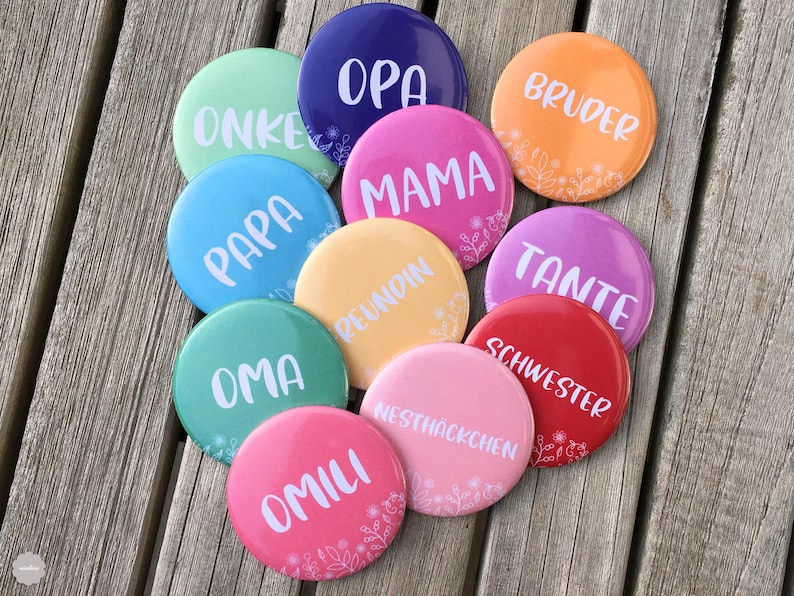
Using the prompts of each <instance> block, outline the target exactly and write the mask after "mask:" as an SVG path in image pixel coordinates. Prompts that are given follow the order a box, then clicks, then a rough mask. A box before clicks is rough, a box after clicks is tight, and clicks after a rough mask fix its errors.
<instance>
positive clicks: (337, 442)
mask: <svg viewBox="0 0 794 596" xmlns="http://www.w3.org/2000/svg"><path fill="white" fill-rule="evenodd" d="M404 490H405V478H404V476H403V472H402V468H401V467H400V462H399V460H398V459H397V455H396V454H395V452H394V449H393V448H392V447H391V445H390V444H389V443H388V441H387V440H386V439H385V438H384V437H383V435H382V434H381V433H380V432H379V431H378V430H377V429H376V428H375V427H374V426H373V425H372V424H370V423H369V422H367V421H366V420H364V419H363V418H361V417H360V416H356V415H355V414H352V413H350V412H348V411H346V410H339V409H336V408H331V407H328V406H302V407H298V408H293V409H291V410H287V411H285V412H282V413H281V414H278V415H276V416H274V417H273V418H271V419H269V420H268V421H266V422H264V423H263V424H262V425H260V426H258V427H257V428H256V429H255V430H254V431H253V432H252V433H251V434H250V435H249V436H248V438H247V439H246V440H245V441H243V444H242V446H241V447H240V450H239V451H238V452H237V455H236V456H235V458H234V460H233V462H232V466H231V469H230V470H229V477H228V481H227V485H226V499H227V504H228V507H229V517H230V518H231V521H232V525H233V526H234V529H235V530H236V531H237V535H238V536H239V537H240V540H241V541H242V543H243V544H244V545H245V547H246V548H247V549H248V550H250V551H251V553H252V554H253V555H254V556H255V557H256V558H257V559H259V560H260V561H262V563H264V564H265V565H267V566H268V567H271V568H272V569H275V570H276V571H278V572H280V573H283V574H284V575H288V576H290V577H295V578H300V579H304V580H324V579H334V578H337V577H344V576H346V575H350V574H351V573H355V572H356V571H358V570H360V569H362V568H363V567H366V566H367V565H369V564H370V563H371V562H372V561H374V560H375V559H376V558H378V557H379V556H380V555H382V554H383V552H384V550H385V549H386V547H387V546H389V544H390V543H391V541H392V540H393V539H394V536H395V534H396V533H397V530H398V529H399V527H400V523H401V522H402V519H403V515H404V512H405V492H404Z"/></svg>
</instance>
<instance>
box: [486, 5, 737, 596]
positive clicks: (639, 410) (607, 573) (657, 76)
mask: <svg viewBox="0 0 794 596" xmlns="http://www.w3.org/2000/svg"><path fill="white" fill-rule="evenodd" d="M724 5H725V3H724V2H721V3H715V2H708V1H705V0H694V1H689V2H677V3H664V4H659V3H652V2H647V3H636V2H620V3H615V2H603V1H601V0H596V1H594V2H592V3H591V5H590V7H589V11H588V18H587V23H586V30H587V31H588V32H590V33H595V34H598V35H601V36H603V37H606V38H607V39H610V40H612V41H614V42H615V43H617V44H619V45H620V46H622V47H624V48H625V49H626V50H628V51H629V53H631V54H632V55H633V56H634V57H635V59H637V61H638V62H639V64H640V65H641V66H642V67H643V69H644V70H645V71H646V73H647V74H648V76H649V78H650V80H651V83H652V85H653V88H654V92H655V94H656V99H657V104H658V109H659V128H658V133H657V139H656V144H655V147H654V149H653V152H652V154H651V157H650V160H649V162H648V164H647V165H646V167H645V169H644V170H643V171H642V172H641V173H640V175H639V176H638V177H637V178H636V179H635V180H634V182H633V183H631V185H629V186H628V187H627V188H626V189H624V190H622V191H621V192H619V193H617V194H615V195H613V196H611V197H609V198H607V199H605V200H604V201H602V202H600V203H598V204H597V205H595V208H597V209H600V210H603V211H605V212H607V213H609V214H610V215H612V216H613V217H615V218H616V219H618V220H619V221H621V222H623V223H624V224H625V225H626V226H627V227H628V228H629V229H630V230H632V231H633V232H634V233H635V235H636V236H637V237H638V239H639V240H640V242H641V243H642V244H643V246H644V247H645V249H646V250H647V251H648V253H649V256H650V258H651V262H652V265H653V267H654V271H655V275H656V283H657V299H656V307H655V313H654V316H653V319H652V321H651V325H650V327H649V329H648V332H647V334H646V336H645V338H644V339H643V341H642V342H641V343H640V345H639V346H638V347H637V348H636V350H635V351H634V352H633V353H632V354H631V357H630V363H631V367H632V371H633V378H632V385H633V391H632V400H631V403H630V405H629V408H628V410H627V412H626V416H625V419H624V421H623V423H622V424H621V426H620V427H619V428H618V431H617V432H616V434H615V436H613V437H612V438H611V439H610V440H609V441H608V442H607V443H606V444H605V445H604V447H602V448H601V449H600V450H599V451H597V452H596V453H594V454H593V455H591V456H588V457H587V458H585V459H584V460H582V461H580V462H578V463H576V464H574V465H570V466H567V467H565V468H560V469H550V470H541V471H536V470H531V471H529V472H528V473H527V474H526V476H525V478H524V480H523V482H522V483H521V484H520V485H519V487H517V489H516V490H515V491H513V493H511V494H510V495H508V497H507V498H506V499H505V501H504V502H502V503H500V504H497V505H496V506H495V507H494V508H493V510H492V512H491V517H490V525H489V532H488V534H487V536H486V544H485V548H484V553H483V562H482V569H481V574H480V582H479V587H478V591H479V593H481V594H516V593H524V592H529V593H566V592H572V593H580V592H584V593H598V594H602V593H620V592H622V590H623V586H624V578H625V574H626V567H627V562H628V557H629V550H630V548H631V540H632V534H633V529H634V519H635V512H636V508H637V502H638V498H639V491H640V485H641V482H642V475H643V468H644V462H645V457H646V451H647V443H648V439H649V436H650V431H651V425H652V421H653V414H654V408H655V402H656V399H657V393H658V390H659V379H660V375H661V370H662V364H663V359H664V348H665V343H666V340H667V336H668V329H669V326H670V318H671V313H672V308H673V300H674V296H675V290H676V280H677V278H678V269H679V264H680V261H681V258H682V251H683V244H684V235H685V231H686V228H687V223H688V218H689V211H690V204H691V201H692V195H693V190H694V185H695V180H696V174H697V167H698V158H699V154H700V143H701V139H702V136H703V132H704V123H705V117H706V112H707V107H708V100H709V96H710V90H711V81H712V77H713V73H714V67H715V62H716V56H717V52H718V49H719V47H720V40H721V32H722V21H723V14H724Z"/></svg>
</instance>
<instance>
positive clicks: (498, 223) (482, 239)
mask: <svg viewBox="0 0 794 596" xmlns="http://www.w3.org/2000/svg"><path fill="white" fill-rule="evenodd" d="M508 223H510V217H508V216H507V215H506V214H505V213H504V212H502V210H501V209H499V210H498V211H497V212H496V213H494V214H493V215H488V216H486V217H485V221H483V218H482V217H480V216H479V215H475V216H474V217H472V218H471V221H470V222H469V227H471V229H472V235H471V238H470V237H469V235H468V234H461V235H460V240H461V242H462V244H461V245H460V246H459V247H458V251H457V253H456V256H457V257H458V260H459V261H460V260H461V257H462V262H461V265H463V266H464V267H465V268H468V267H471V266H472V265H475V264H477V263H479V262H480V260H481V259H482V257H483V256H485V255H486V254H488V252H489V251H490V250H491V249H492V248H493V247H494V246H495V245H496V242H498V241H499V239H500V238H501V237H502V236H503V235H504V233H505V230H506V229H507V224H508ZM467 253H473V254H467Z"/></svg>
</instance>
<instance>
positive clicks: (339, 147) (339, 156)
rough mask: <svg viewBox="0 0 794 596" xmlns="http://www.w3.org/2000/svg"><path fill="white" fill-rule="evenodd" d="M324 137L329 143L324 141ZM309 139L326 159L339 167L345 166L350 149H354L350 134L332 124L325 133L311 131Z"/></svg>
mask: <svg viewBox="0 0 794 596" xmlns="http://www.w3.org/2000/svg"><path fill="white" fill-rule="evenodd" d="M323 137H325V138H326V139H327V142H324V141H323ZM309 138H310V139H311V140H312V143H313V144H314V146H315V147H317V149H319V150H320V151H322V152H323V153H324V154H325V155H326V157H328V158H329V159H331V160H332V161H334V162H335V163H337V164H338V165H339V167H344V166H345V163H347V157H348V156H349V155H350V149H352V147H351V145H350V135H349V134H347V133H343V132H342V131H341V130H339V127H338V126H336V125H334V124H331V125H330V126H328V127H327V128H326V129H325V132H321V133H315V132H313V131H309Z"/></svg>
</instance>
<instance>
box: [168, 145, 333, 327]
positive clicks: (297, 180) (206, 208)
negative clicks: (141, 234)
mask: <svg viewBox="0 0 794 596" xmlns="http://www.w3.org/2000/svg"><path fill="white" fill-rule="evenodd" d="M339 226H340V220H339V213H338V212H337V210H336V207H335V206H334V204H333V201H332V200H331V197H330V196H329V195H328V193H327V192H326V190H325V189H324V188H323V187H322V186H321V185H320V184H319V183H318V182H317V181H316V180H315V179H314V178H313V177H312V176H311V175H310V174H308V173H307V172H306V171H305V170H303V169H302V168H300V167H298V166H296V165H294V164H292V163H290V162H288V161H285V160H283V159H280V158H278V157H271V156H266V155H243V156H238V157H232V158H229V159H225V160H223V161H220V162H218V163H216V164H214V165H212V166H210V167H208V168H207V169H205V170H204V171H203V172H201V173H200V174H199V175H198V176H196V177H195V178H194V179H193V180H191V181H190V182H189V183H188V185H187V186H186V187H185V189H184V190H183V191H182V194H181V195H180V196H179V198H178V199H177V201H176V203H175V204H174V208H173V210H172V212H171V218H170V220H169V222H168V231H167V235H166V247H167V250H168V260H169V262H170V264H171V269H172V271H173V274H174V277H175V278H176V281H177V283H178V284H179V286H180V287H181V288H182V290H183V291H184V292H185V294H186V295H187V297H188V298H189V299H190V300H191V302H193V304H195V305H196V306H197V307H198V308H199V309H200V310H202V311H203V312H205V313H208V312H210V311H212V310H214V309H216V308H218V307H220V306H223V305H224V304H228V303H229V302H233V301H235V300H241V299H244V298H275V299H279V300H285V301H288V302H292V297H293V289H294V287H295V280H296V279H297V278H298V272H299V271H300V269H301V266H302V265H303V262H304V261H305V260H306V257H307V256H308V255H309V253H310V252H311V251H312V250H313V249H314V247H315V246H317V244H319V243H320V242H321V241H322V240H323V238H325V237H326V236H328V235H329V234H330V233H331V232H333V231H334V230H336V229H337V228H339Z"/></svg>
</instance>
